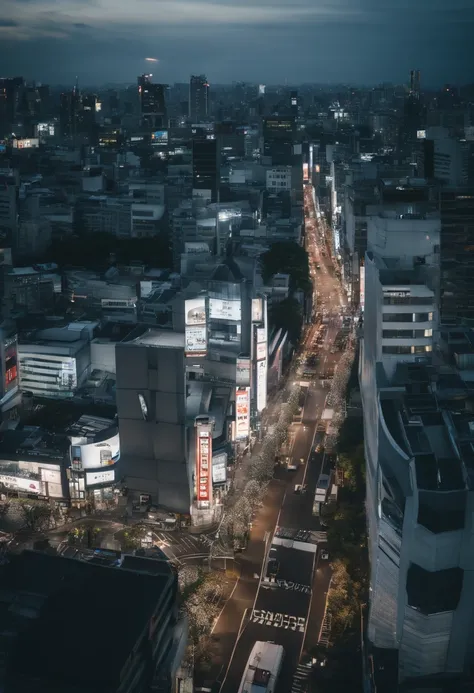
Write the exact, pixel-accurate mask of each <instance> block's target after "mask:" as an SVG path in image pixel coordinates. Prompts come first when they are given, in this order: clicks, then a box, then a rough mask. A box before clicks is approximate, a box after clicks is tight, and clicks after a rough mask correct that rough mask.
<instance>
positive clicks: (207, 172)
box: [193, 133, 220, 202]
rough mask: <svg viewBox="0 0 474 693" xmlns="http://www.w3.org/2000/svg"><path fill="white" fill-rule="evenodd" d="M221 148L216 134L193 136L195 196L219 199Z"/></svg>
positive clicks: (210, 199) (197, 134) (215, 200)
mask: <svg viewBox="0 0 474 693" xmlns="http://www.w3.org/2000/svg"><path fill="white" fill-rule="evenodd" d="M219 183H220V173H219V148H218V143H217V139H216V137H215V135H206V134H204V133H200V134H199V133H196V135H195V136H194V137H193V196H194V197H204V198H206V199H208V200H209V201H210V202H218V201H219Z"/></svg>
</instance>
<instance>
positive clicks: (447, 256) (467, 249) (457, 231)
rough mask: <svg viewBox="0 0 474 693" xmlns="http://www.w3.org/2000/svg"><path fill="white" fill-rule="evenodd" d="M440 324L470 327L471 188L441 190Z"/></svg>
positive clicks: (473, 268)
mask: <svg viewBox="0 0 474 693" xmlns="http://www.w3.org/2000/svg"><path fill="white" fill-rule="evenodd" d="M440 215H441V248H440V255H441V257H440V260H441V309H440V313H441V324H453V323H454V324H466V325H469V326H472V325H474V281H473V277H474V189H470V190H441V192H440Z"/></svg>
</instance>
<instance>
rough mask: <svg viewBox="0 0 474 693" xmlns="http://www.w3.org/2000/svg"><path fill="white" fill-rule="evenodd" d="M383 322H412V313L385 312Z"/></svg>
mask: <svg viewBox="0 0 474 693" xmlns="http://www.w3.org/2000/svg"><path fill="white" fill-rule="evenodd" d="M382 320H383V322H412V321H413V318H412V313H383V314H382Z"/></svg>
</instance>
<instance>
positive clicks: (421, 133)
mask: <svg viewBox="0 0 474 693" xmlns="http://www.w3.org/2000/svg"><path fill="white" fill-rule="evenodd" d="M416 138H417V139H418V140H425V139H426V130H417V131H416Z"/></svg>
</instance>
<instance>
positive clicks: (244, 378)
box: [235, 356, 250, 387]
mask: <svg viewBox="0 0 474 693" xmlns="http://www.w3.org/2000/svg"><path fill="white" fill-rule="evenodd" d="M235 384H236V385H239V386H244V387H247V386H248V385H250V358H249V357H248V356H245V357H244V356H239V357H238V358H237V363H236V370H235Z"/></svg>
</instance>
